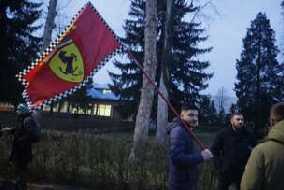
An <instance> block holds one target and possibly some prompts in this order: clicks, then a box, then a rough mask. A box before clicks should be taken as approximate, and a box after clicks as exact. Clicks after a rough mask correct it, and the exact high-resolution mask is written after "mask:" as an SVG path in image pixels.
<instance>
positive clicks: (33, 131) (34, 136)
mask: <svg viewBox="0 0 284 190" xmlns="http://www.w3.org/2000/svg"><path fill="white" fill-rule="evenodd" d="M27 120H28V121H27V123H28V125H29V126H28V127H29V132H30V138H31V142H32V143H38V142H40V137H41V127H40V124H39V123H38V122H37V121H35V119H34V118H33V116H29V117H28V118H27Z"/></svg>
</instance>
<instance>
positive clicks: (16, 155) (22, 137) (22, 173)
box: [1, 104, 40, 190]
mask: <svg viewBox="0 0 284 190" xmlns="http://www.w3.org/2000/svg"><path fill="white" fill-rule="evenodd" d="M16 113H17V116H18V118H17V120H18V125H17V127H15V128H2V130H1V131H2V132H5V133H9V134H11V135H13V144H12V150H11V154H10V158H9V160H10V162H11V163H12V165H13V166H14V167H15V172H16V176H17V178H16V189H17V190H26V189H27V184H26V179H25V178H26V174H27V170H28V165H29V163H30V162H31V161H32V157H33V156H32V144H33V143H35V142H39V139H40V127H39V126H38V124H37V122H36V121H35V120H34V118H33V116H32V112H31V111H30V109H29V108H28V106H27V105H25V104H19V105H18V106H17V109H16Z"/></svg>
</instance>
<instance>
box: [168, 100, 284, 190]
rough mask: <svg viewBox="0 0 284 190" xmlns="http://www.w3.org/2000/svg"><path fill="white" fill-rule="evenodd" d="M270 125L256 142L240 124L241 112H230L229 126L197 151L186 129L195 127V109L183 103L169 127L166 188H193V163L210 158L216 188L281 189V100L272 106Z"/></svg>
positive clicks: (283, 113)
mask: <svg viewBox="0 0 284 190" xmlns="http://www.w3.org/2000/svg"><path fill="white" fill-rule="evenodd" d="M270 124H271V129H270V131H269V133H268V135H267V136H266V137H265V138H264V139H263V140H262V141H261V142H257V140H256V138H255V137H254V135H253V133H251V132H250V130H248V129H247V128H246V127H245V126H244V117H243V115H242V114H241V113H233V114H232V115H231V117H230V126H228V127H225V128H223V129H221V131H219V132H218V134H217V135H216V137H215V139H214V142H213V144H212V146H211V147H210V148H205V149H203V150H202V151H198V150H196V148H195V147H194V143H193V136H192V134H191V133H190V132H188V130H194V128H196V127H197V126H198V109H197V108H196V107H195V106H193V105H183V106H182V108H181V112H180V118H178V119H175V120H174V121H173V122H172V123H171V125H170V126H169V133H170V151H169V152H170V153H169V154H170V155H169V157H170V164H169V189H170V190H197V189H198V187H197V183H198V180H197V179H198V167H197V166H198V165H199V164H200V163H202V162H204V161H207V160H210V159H213V161H214V165H215V169H216V171H217V174H218V176H217V178H218V185H217V189H218V190H229V188H230V187H231V186H234V188H235V189H237V190H239V189H241V190H283V189H284V182H283V181H282V179H281V178H282V176H284V102H280V103H277V104H275V105H273V106H272V108H271V111H270ZM212 188H213V187H212ZM213 189H214V188H213Z"/></svg>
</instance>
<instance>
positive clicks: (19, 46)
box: [0, 0, 42, 104]
mask: <svg viewBox="0 0 284 190" xmlns="http://www.w3.org/2000/svg"><path fill="white" fill-rule="evenodd" d="M41 5H42V3H36V2H33V1H31V0H15V1H10V0H1V1H0V15H1V16H0V24H1V27H0V42H1V43H0V49H1V51H0V65H1V69H0V91H1V93H0V101H4V102H10V103H13V104H16V103H17V102H18V101H19V100H20V97H21V90H22V87H21V85H20V83H19V82H18V81H17V79H16V77H15V74H16V73H17V72H19V71H20V69H23V68H24V67H25V66H26V65H28V64H30V63H31V61H32V59H33V58H34V57H35V55H36V52H38V50H39V48H40V47H39V45H40V42H41V39H40V38H39V37H36V36H34V35H33V33H34V32H35V31H36V30H38V29H39V28H40V26H36V25H34V23H35V22H36V21H37V19H39V17H40V15H41V10H40V7H41Z"/></svg>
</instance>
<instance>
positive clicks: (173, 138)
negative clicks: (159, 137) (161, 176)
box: [169, 120, 203, 190]
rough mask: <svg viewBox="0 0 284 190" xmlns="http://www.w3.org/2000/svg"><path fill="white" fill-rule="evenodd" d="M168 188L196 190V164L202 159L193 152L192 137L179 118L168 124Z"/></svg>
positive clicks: (172, 189)
mask: <svg viewBox="0 0 284 190" xmlns="http://www.w3.org/2000/svg"><path fill="white" fill-rule="evenodd" d="M169 130H170V163H169V189H170V190H196V185H197V182H198V168H197V165H198V164H199V163H200V162H202V161H203V158H202V156H201V154H200V153H199V152H195V150H194V144H193V141H192V137H191V136H190V135H189V134H188V132H187V131H186V129H185V127H183V124H182V123H181V122H180V121H179V120H175V121H174V122H172V123H171V125H170V128H169Z"/></svg>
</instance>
